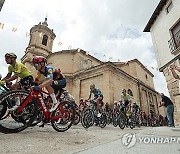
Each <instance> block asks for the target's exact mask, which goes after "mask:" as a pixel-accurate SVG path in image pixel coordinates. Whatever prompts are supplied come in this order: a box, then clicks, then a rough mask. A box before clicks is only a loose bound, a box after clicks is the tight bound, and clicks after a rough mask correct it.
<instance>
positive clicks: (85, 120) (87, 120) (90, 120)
mask: <svg viewBox="0 0 180 154" xmlns="http://www.w3.org/2000/svg"><path fill="white" fill-rule="evenodd" d="M94 122H95V119H94V117H93V114H92V113H91V110H90V109H87V110H86V111H85V112H84V113H83V115H82V118H81V124H82V126H83V127H84V128H89V127H90V126H92V125H94Z"/></svg>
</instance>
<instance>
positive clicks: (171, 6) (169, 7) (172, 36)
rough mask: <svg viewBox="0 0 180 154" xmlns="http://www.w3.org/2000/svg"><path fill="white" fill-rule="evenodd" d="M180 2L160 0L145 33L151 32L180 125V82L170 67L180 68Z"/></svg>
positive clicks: (176, 121)
mask: <svg viewBox="0 0 180 154" xmlns="http://www.w3.org/2000/svg"><path fill="white" fill-rule="evenodd" d="M179 10H180V1H179V0H160V2H159V4H158V6H157V7H156V9H155V11H154V12H153V14H152V16H151V18H150V20H149V21H148V23H147V25H146V27H145V29H144V32H150V33H151V37H152V42H153V46H154V48H155V53H156V59H157V63H158V67H159V70H160V71H161V72H163V74H164V76H165V79H166V82H167V87H168V91H169V94H170V98H171V100H172V101H173V103H174V106H175V116H174V117H175V123H176V124H180V118H179V117H180V112H179V111H180V81H179V80H176V79H174V77H173V75H172V73H171V71H170V69H169V66H170V65H171V64H173V63H176V65H177V66H180V43H179V42H180V18H179V17H180V11H179Z"/></svg>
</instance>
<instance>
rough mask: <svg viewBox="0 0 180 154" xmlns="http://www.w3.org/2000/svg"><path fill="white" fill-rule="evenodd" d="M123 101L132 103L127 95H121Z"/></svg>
mask: <svg viewBox="0 0 180 154" xmlns="http://www.w3.org/2000/svg"><path fill="white" fill-rule="evenodd" d="M121 100H123V101H130V95H129V94H127V93H126V94H125V95H123V94H121Z"/></svg>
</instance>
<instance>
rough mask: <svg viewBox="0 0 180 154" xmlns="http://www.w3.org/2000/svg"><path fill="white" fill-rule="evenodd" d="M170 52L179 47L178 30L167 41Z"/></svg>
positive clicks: (179, 33) (179, 37)
mask: <svg viewBox="0 0 180 154" xmlns="http://www.w3.org/2000/svg"><path fill="white" fill-rule="evenodd" d="M168 45H169V49H170V51H171V52H173V51H174V50H176V49H177V48H179V47H180V30H179V31H178V32H177V33H176V34H175V35H174V36H173V37H172V38H171V39H170V40H169V41H168Z"/></svg>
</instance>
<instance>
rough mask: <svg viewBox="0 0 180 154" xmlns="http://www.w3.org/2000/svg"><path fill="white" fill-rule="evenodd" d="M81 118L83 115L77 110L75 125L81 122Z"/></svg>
mask: <svg viewBox="0 0 180 154" xmlns="http://www.w3.org/2000/svg"><path fill="white" fill-rule="evenodd" d="M80 120H81V116H80V114H79V113H78V112H77V111H76V113H75V118H74V123H73V124H74V125H77V124H78V123H79V122H80Z"/></svg>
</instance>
